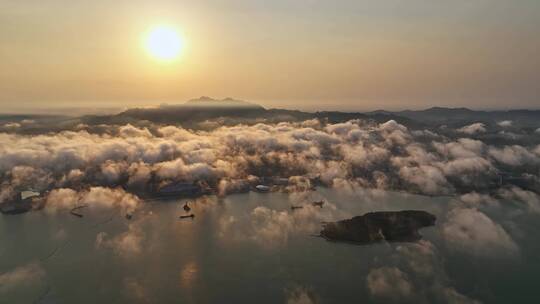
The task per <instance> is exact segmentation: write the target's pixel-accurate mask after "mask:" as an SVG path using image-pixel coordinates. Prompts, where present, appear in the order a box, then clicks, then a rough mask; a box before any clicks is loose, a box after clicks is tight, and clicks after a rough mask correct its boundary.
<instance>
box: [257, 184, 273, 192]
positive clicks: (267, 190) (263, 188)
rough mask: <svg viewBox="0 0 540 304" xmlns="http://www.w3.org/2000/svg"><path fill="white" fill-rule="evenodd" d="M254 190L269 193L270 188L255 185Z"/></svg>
mask: <svg viewBox="0 0 540 304" xmlns="http://www.w3.org/2000/svg"><path fill="white" fill-rule="evenodd" d="M255 189H256V190H257V191H259V192H269V191H270V187H268V186H265V185H257V186H255Z"/></svg>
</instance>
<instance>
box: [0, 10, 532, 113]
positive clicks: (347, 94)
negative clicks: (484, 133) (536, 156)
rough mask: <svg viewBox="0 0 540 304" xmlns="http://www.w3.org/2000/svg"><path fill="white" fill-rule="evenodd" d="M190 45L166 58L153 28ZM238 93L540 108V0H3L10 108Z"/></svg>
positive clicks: (0, 85)
mask: <svg viewBox="0 0 540 304" xmlns="http://www.w3.org/2000/svg"><path fill="white" fill-rule="evenodd" d="M159 24H166V25H168V26H171V27H173V28H175V29H176V30H178V31H179V32H181V33H182V35H183V36H184V39H185V42H186V45H185V49H184V52H183V53H182V54H181V56H180V58H179V59H178V60H177V61H175V62H170V63H164V62H158V61H156V60H154V59H153V58H151V57H150V56H149V55H148V53H147V52H146V51H145V49H144V47H143V43H142V41H143V36H144V33H145V32H147V31H148V29H150V28H152V27H153V26H155V25H159ZM200 95H209V96H215V97H220V98H221V97H227V96H232V97H236V98H240V99H245V100H251V101H255V102H258V103H261V104H263V105H265V106H269V107H287V108H300V109H308V110H315V109H319V108H323V109H331V108H333V109H340V110H371V109H378V108H386V109H403V108H424V107H430V106H436V105H438V106H440V105H443V106H468V107H472V108H516V107H527V108H539V107H540V1H538V0H519V1H510V0H452V1H442V0H441V1H435V0H385V1H382V0H381V1H367V0H366V1H364V0H341V1H328V0H320V1H319V0H303V1H300V0H298V1H291V0H288V1H285V0H273V1H263V0H213V1H159V0H158V1H156V0H154V1H137V0H135V1H134V0H131V1H114V2H113V1H99V0H94V1H78V0H63V1H60V0H47V1H43V0H36V1H34V0H25V1H21V0H0V112H2V110H9V109H13V108H20V107H25V108H47V107H51V106H66V105H69V106H93V107H103V106H105V107H117V106H120V107H123V106H131V105H152V104H158V103H163V102H168V103H174V102H182V101H184V100H186V99H190V98H193V97H197V96H200Z"/></svg>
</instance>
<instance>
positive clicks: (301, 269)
mask: <svg viewBox="0 0 540 304" xmlns="http://www.w3.org/2000/svg"><path fill="white" fill-rule="evenodd" d="M320 198H324V199H326V200H327V201H329V202H330V204H327V205H325V206H324V208H322V209H319V208H314V207H309V206H308V207H306V208H304V209H301V210H298V211H295V212H294V213H293V212H291V211H290V206H291V205H301V204H302V203H305V202H307V201H310V200H318V199H320ZM450 200H451V198H447V197H435V198H430V197H424V196H416V195H411V194H402V193H395V192H383V191H369V190H362V191H359V192H355V193H348V192H342V191H335V190H330V189H319V191H317V192H316V194H314V195H313V196H312V197H309V198H308V199H307V200H305V198H304V199H302V198H300V197H298V196H291V195H288V194H283V193H269V194H258V193H249V194H238V195H231V196H228V197H226V198H224V199H221V200H218V199H216V198H214V197H208V198H205V199H199V200H197V202H196V203H194V204H192V207H193V210H192V211H193V213H195V214H196V218H195V219H194V220H189V219H188V220H179V219H178V216H179V215H182V214H184V211H183V210H182V203H183V201H168V202H159V203H157V202H150V203H147V204H145V206H144V207H143V208H142V209H141V210H139V211H138V212H137V213H135V214H134V217H133V219H131V220H129V221H128V220H126V219H125V218H124V217H122V215H121V214H120V213H119V212H118V211H117V210H91V209H89V210H83V211H81V212H84V213H85V217H84V218H77V217H74V216H72V215H70V214H69V213H66V212H64V213H62V212H60V213H56V214H50V213H47V212H45V211H39V212H31V213H27V214H24V215H20V216H0V273H4V272H8V271H12V270H13V269H15V268H17V267H20V266H24V265H34V268H35V269H38V270H39V271H38V275H37V276H38V279H35V280H28V282H25V283H24V284H18V285H17V286H11V287H9V286H8V287H2V286H0V295H1V297H0V303H253V302H254V301H256V302H258V303H287V302H289V303H301V301H305V300H310V301H311V302H320V303H353V302H356V303H361V302H368V301H374V300H376V299H374V298H372V297H370V295H369V293H368V289H367V287H366V276H367V274H368V273H369V271H370V269H372V268H374V267H381V266H385V265H387V264H392V263H394V264H395V263H396V246H399V244H377V245H370V246H355V245H348V244H339V243H331V242H326V241H324V240H323V239H321V238H318V237H314V236H313V234H317V233H318V231H319V228H320V222H321V221H323V220H339V219H343V218H347V217H351V216H354V215H360V214H363V213H365V212H368V211H381V210H402V209H419V210H426V211H429V212H432V213H434V214H435V215H437V216H438V217H439V222H440V221H442V220H443V218H444V214H445V212H446V210H447V208H448V205H449V201H450ZM523 221H525V222H526V221H530V222H526V223H524V224H523V225H522V227H520V228H519V229H518V228H516V231H518V232H516V235H517V236H515V235H513V236H515V239H516V242H517V243H518V244H519V245H520V247H521V256H520V257H519V258H514V259H510V260H508V259H503V260H497V259H493V260H485V259H480V258H475V257H471V256H468V255H466V254H462V253H455V252H453V251H451V250H448V249H447V248H446V246H445V244H444V242H443V241H442V240H441V236H440V232H439V228H438V227H432V228H427V229H423V230H422V231H421V232H422V234H423V235H424V238H425V239H426V240H428V241H430V242H431V243H433V244H434V246H435V247H436V248H437V254H438V259H439V260H440V261H441V262H440V263H441V264H442V267H443V268H444V272H445V282H447V283H448V284H451V285H452V286H453V287H454V288H456V289H457V290H459V291H460V292H461V293H463V294H466V295H468V296H470V297H472V298H475V299H478V300H482V301H484V302H489V303H492V302H498V303H508V302H509V301H522V302H528V301H529V300H531V299H533V297H534V295H535V294H536V290H535V289H536V288H535V286H536V284H537V283H536V281H537V275H538V274H540V271H539V270H540V267H539V265H540V263H539V258H538V256H539V253H540V248H539V245H538V244H539V243H540V242H538V240H539V237H538V232H539V231H540V229H539V225H538V224H537V223H536V221H534V219H528V218H524V219H523ZM524 227H525V228H524ZM527 227H528V228H527ZM527 229H529V230H527ZM535 232H536V233H535ZM518 234H519V235H518ZM394 264H393V265H394ZM418 283H419V286H421V285H422V282H418Z"/></svg>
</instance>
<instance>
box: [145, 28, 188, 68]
mask: <svg viewBox="0 0 540 304" xmlns="http://www.w3.org/2000/svg"><path fill="white" fill-rule="evenodd" d="M145 46H146V50H147V51H148V53H150V55H152V56H153V57H154V58H156V59H160V60H172V59H175V58H176V57H178V55H179V54H180V52H181V51H182V48H183V47H184V42H183V40H182V38H181V36H180V35H179V34H178V33H177V32H176V31H175V30H174V29H173V28H170V27H166V26H158V27H155V28H153V29H152V30H151V31H150V32H149V33H148V36H147V37H146V41H145Z"/></svg>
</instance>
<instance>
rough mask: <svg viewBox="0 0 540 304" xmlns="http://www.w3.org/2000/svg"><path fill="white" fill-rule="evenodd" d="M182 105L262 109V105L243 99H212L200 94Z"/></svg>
mask: <svg viewBox="0 0 540 304" xmlns="http://www.w3.org/2000/svg"><path fill="white" fill-rule="evenodd" d="M181 106H183V107H210V108H238V109H258V110H263V109H264V107H262V106H260V105H258V104H255V103H251V102H247V101H243V100H236V99H233V98H230V97H227V98H224V99H221V100H219V99H213V98H211V97H208V96H201V97H199V98H196V99H191V100H188V101H187V102H186V103H185V104H184V105H181Z"/></svg>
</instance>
